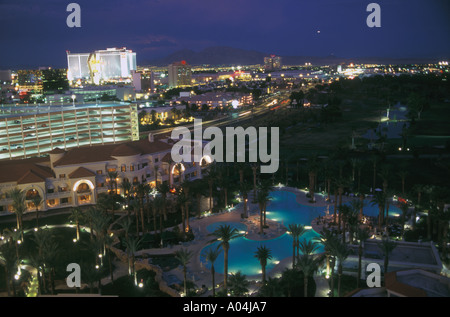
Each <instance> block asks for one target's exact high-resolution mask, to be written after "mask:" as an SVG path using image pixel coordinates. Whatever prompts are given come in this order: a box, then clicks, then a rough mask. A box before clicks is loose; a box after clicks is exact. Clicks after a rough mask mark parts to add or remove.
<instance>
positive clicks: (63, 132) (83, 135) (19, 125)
mask: <svg viewBox="0 0 450 317" xmlns="http://www.w3.org/2000/svg"><path fill="white" fill-rule="evenodd" d="M138 138H139V125H138V114H137V106H136V105H132V104H123V103H117V104H113V103H109V104H98V105H96V104H91V105H73V104H72V105H67V106H36V105H35V106H8V107H2V108H1V109H0V160H2V159H13V158H29V157H33V156H41V155H43V154H46V153H48V152H50V151H51V150H52V149H54V148H55V147H59V148H61V149H64V150H67V149H69V148H73V147H80V146H83V145H95V144H108V143H118V142H124V141H133V140H137V139H138Z"/></svg>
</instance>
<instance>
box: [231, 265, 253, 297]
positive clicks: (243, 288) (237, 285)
mask: <svg viewBox="0 0 450 317" xmlns="http://www.w3.org/2000/svg"><path fill="white" fill-rule="evenodd" d="M249 285H250V283H249V282H248V281H247V279H246V276H245V275H244V274H242V273H241V271H238V272H237V273H231V275H230V293H231V295H233V296H236V297H240V296H244V295H245V294H246V293H248V287H249Z"/></svg>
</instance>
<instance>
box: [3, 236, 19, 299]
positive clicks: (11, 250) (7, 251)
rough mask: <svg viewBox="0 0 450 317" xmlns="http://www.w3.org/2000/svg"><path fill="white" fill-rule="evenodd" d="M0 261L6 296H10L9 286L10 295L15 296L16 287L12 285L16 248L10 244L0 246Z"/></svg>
mask: <svg viewBox="0 0 450 317" xmlns="http://www.w3.org/2000/svg"><path fill="white" fill-rule="evenodd" d="M0 259H1V260H2V261H1V262H2V265H4V267H5V279H6V291H7V293H8V296H11V288H10V287H11V286H12V295H13V296H16V287H15V284H14V278H13V276H14V272H15V271H16V265H17V261H16V248H15V246H14V245H13V244H12V243H10V242H7V243H3V244H1V245H0Z"/></svg>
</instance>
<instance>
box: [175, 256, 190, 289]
mask: <svg viewBox="0 0 450 317" xmlns="http://www.w3.org/2000/svg"><path fill="white" fill-rule="evenodd" d="M191 257H192V252H191V251H189V250H187V249H181V250H178V251H176V252H175V259H177V260H178V261H179V262H180V263H181V265H182V266H183V281H184V294H185V295H186V294H187V288H186V281H187V279H186V269H187V265H188V264H189V261H190V260H191Z"/></svg>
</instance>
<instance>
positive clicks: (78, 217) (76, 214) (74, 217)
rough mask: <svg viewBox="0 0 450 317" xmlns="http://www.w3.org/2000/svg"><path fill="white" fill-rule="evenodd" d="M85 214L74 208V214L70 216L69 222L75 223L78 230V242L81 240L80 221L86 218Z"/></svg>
mask: <svg viewBox="0 0 450 317" xmlns="http://www.w3.org/2000/svg"><path fill="white" fill-rule="evenodd" d="M83 217H84V214H83V212H82V211H81V209H80V208H78V207H74V208H72V212H71V214H70V216H69V220H72V221H75V225H76V230H77V241H78V240H80V221H82V220H83V219H84V218H83Z"/></svg>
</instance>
